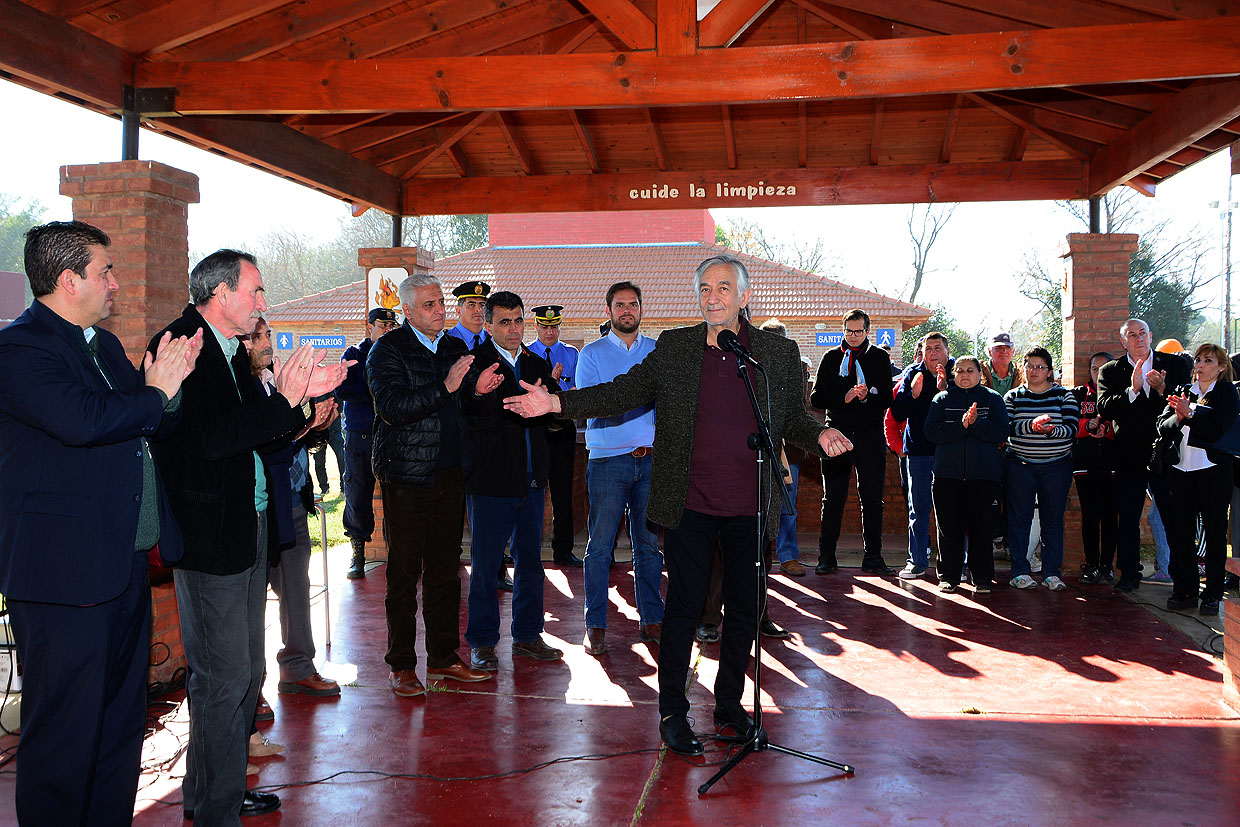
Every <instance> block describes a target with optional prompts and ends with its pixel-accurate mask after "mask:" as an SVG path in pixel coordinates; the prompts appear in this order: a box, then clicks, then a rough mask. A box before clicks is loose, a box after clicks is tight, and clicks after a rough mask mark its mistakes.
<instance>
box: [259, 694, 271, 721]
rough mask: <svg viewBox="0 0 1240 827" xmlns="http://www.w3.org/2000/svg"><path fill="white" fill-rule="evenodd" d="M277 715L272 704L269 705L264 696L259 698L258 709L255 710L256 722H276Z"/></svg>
mask: <svg viewBox="0 0 1240 827" xmlns="http://www.w3.org/2000/svg"><path fill="white" fill-rule="evenodd" d="M275 719H276V713H275V711H274V710H273V709H272V708H271V704H269V703H267V699H266V698H264V697H263V696H262V695H259V696H258V709H256V710H254V720H256V721H274V720H275Z"/></svg>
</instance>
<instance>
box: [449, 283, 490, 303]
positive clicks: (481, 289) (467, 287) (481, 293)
mask: <svg viewBox="0 0 1240 827" xmlns="http://www.w3.org/2000/svg"><path fill="white" fill-rule="evenodd" d="M490 292H491V285H489V284H487V283H486V282H485V281H467V282H464V283H462V284H458V285H457V286H456V289H455V290H453V291H452V295H454V296H456V297H457V299H470V298H478V299H485V298H486V297H487V294H488V293H490Z"/></svg>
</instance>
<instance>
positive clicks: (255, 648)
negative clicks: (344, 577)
mask: <svg viewBox="0 0 1240 827" xmlns="http://www.w3.org/2000/svg"><path fill="white" fill-rule="evenodd" d="M173 581H174V583H175V586H176V593H177V604H178V606H179V610H180V615H181V641H182V643H183V644H184V645H185V659H186V660H187V661H188V662H189V678H188V680H187V682H186V694H187V695H188V697H189V746H188V748H187V750H186V758H185V781H184V782H183V784H182V786H181V791H182V796H183V798H184V802H185V803H184V807H185V809H186V810H193V811H194V819H195V823H196V824H198V825H201V826H202V827H215V825H239V824H241V800H242V798H244V796H245V765H246V759H247V757H248V754H249V749H248V743H247V742H248V741H249V738H250V724H251V722H252V721H253V719H254V709H255V706H256V704H257V703H258V690H259V687H260V686H261V684H262V680H263V614H264V611H265V609H266V598H267V515H266V513H260V514H259V515H258V533H257V537H256V538H255V555H254V565H252V566H251V567H250V568H249V569H247V570H246V571H243V572H241V573H240V574H229V575H216V574H205V573H203V572H200V571H187V570H183V569H177V570H176V571H175V572H173Z"/></svg>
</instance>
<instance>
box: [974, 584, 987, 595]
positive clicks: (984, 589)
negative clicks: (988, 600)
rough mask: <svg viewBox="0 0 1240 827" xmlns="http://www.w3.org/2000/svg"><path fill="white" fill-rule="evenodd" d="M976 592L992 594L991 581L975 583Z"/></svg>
mask: <svg viewBox="0 0 1240 827" xmlns="http://www.w3.org/2000/svg"><path fill="white" fill-rule="evenodd" d="M973 593H974V594H990V583H974V584H973Z"/></svg>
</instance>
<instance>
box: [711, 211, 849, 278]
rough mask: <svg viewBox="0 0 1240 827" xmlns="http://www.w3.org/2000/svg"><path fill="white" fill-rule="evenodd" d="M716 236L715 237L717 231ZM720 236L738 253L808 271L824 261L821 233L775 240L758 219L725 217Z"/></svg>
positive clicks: (817, 270) (816, 270)
mask: <svg viewBox="0 0 1240 827" xmlns="http://www.w3.org/2000/svg"><path fill="white" fill-rule="evenodd" d="M716 236H717V237H718V233H716ZM722 240H723V243H724V244H725V245H726V246H728V247H730V248H731V249H733V250H736V251H737V252H739V253H746V254H748V255H751V256H758V257H759V258H764V259H766V260H767V261H775V262H778V263H780V264H786V265H787V266H789V267H795V268H796V269H797V270H804V271H805V272H807V273H817V272H819V271H820V270H822V269H823V267H824V264H825V259H826V251H825V250H824V249H823V241H822V236H815V237H814V239H813V240H812V241H797V242H792V243H789V242H784V241H776V240H775V239H774V238H772V237H771V236H770V235H769V234H768V232H767V230H766V228H765V227H764V226H763V225H761V224H759V223H758V222H757V221H748V220H745V219H742V218H737V219H732V220H730V221H728V225H727V227H726V228H724V229H723V239H722Z"/></svg>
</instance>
